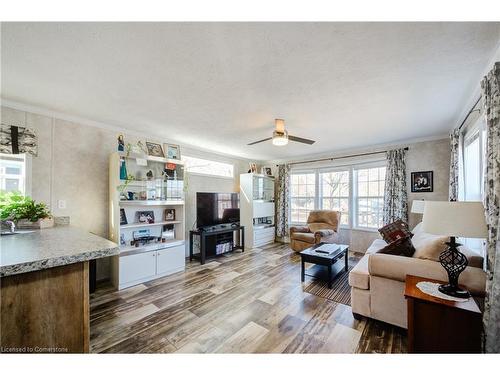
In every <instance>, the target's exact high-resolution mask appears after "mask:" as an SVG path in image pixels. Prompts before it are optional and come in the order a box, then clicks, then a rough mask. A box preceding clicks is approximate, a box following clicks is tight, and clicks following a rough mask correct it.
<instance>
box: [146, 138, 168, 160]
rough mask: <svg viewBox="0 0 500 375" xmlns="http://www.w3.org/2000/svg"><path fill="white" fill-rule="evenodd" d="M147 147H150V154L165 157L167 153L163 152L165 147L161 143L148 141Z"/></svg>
mask: <svg viewBox="0 0 500 375" xmlns="http://www.w3.org/2000/svg"><path fill="white" fill-rule="evenodd" d="M146 147H147V149H148V155H149V156H157V157H160V158H164V157H165V154H164V153H163V148H162V147H161V145H160V144H159V143H154V142H148V141H146Z"/></svg>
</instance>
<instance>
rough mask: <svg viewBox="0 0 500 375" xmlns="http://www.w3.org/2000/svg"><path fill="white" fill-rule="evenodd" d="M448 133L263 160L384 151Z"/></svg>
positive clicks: (287, 160)
mask: <svg viewBox="0 0 500 375" xmlns="http://www.w3.org/2000/svg"><path fill="white" fill-rule="evenodd" d="M448 137H449V135H448V134H438V135H433V136H428V137H419V138H410V139H403V140H400V141H395V142H389V143H380V144H375V145H371V146H366V147H356V148H346V149H341V150H332V151H330V152H322V153H320V154H310V155H307V156H304V157H301V158H298V159H275V160H267V161H266V162H265V164H266V165H273V164H283V163H294V162H304V161H307V160H309V159H311V160H312V159H322V158H330V157H339V156H346V155H350V154H358V153H365V152H378V151H385V150H388V149H392V148H397V147H405V146H411V145H414V144H417V143H424V142H432V141H440V140H443V139H448Z"/></svg>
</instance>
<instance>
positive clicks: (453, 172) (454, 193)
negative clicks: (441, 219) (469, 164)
mask: <svg viewBox="0 0 500 375" xmlns="http://www.w3.org/2000/svg"><path fill="white" fill-rule="evenodd" d="M462 144H463V140H462V132H461V130H460V129H458V128H457V129H455V130H453V131H452V132H451V133H450V150H451V160H450V188H449V190H448V198H449V201H450V202H454V201H460V200H463V198H464V196H463V195H464V194H463V193H464V183H463V181H462V176H463V175H464V174H463V162H462Z"/></svg>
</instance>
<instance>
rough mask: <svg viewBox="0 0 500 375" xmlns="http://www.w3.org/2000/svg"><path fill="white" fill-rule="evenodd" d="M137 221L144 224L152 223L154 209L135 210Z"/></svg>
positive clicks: (153, 220)
mask: <svg viewBox="0 0 500 375" xmlns="http://www.w3.org/2000/svg"><path fill="white" fill-rule="evenodd" d="M136 216H137V222H138V223H145V224H154V222H155V213H154V211H137V213H136Z"/></svg>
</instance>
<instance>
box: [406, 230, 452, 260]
mask: <svg viewBox="0 0 500 375" xmlns="http://www.w3.org/2000/svg"><path fill="white" fill-rule="evenodd" d="M446 241H448V237H447V236H436V235H434V234H430V233H425V232H422V231H418V232H417V233H415V235H414V236H413V237H412V239H411V242H412V243H413V247H414V248H415V253H414V254H413V257H414V258H418V259H429V260H433V261H435V262H437V261H438V260H439V254H441V253H442V252H443V251H444V250H445V249H446V247H447V245H446V243H445V242H446Z"/></svg>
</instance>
